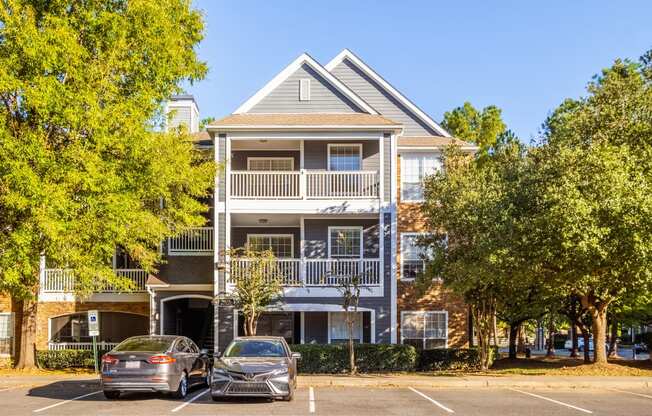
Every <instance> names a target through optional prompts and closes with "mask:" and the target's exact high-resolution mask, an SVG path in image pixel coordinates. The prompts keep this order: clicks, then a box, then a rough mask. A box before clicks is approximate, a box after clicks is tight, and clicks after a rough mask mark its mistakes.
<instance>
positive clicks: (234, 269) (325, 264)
mask: <svg viewBox="0 0 652 416" xmlns="http://www.w3.org/2000/svg"><path fill="white" fill-rule="evenodd" d="M251 262H252V260H251V259H247V258H235V259H232V260H231V273H230V279H229V283H230V284H234V282H235V281H236V279H238V278H241V277H243V276H245V275H246V273H247V271H248V270H249V267H250V266H249V265H250V264H251ZM275 262H276V272H277V273H278V274H280V275H281V276H282V277H283V280H282V285H283V286H286V287H292V286H294V287H338V286H339V285H340V284H341V283H342V281H343V279H348V278H350V277H351V276H359V277H360V280H361V281H360V286H366V287H373V286H381V284H382V279H381V273H380V259H333V258H327V259H307V258H304V259H277V260H275Z"/></svg>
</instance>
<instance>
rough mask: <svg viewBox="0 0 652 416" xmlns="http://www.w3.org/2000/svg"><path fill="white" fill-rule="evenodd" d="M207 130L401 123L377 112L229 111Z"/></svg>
mask: <svg viewBox="0 0 652 416" xmlns="http://www.w3.org/2000/svg"><path fill="white" fill-rule="evenodd" d="M207 128H208V129H209V130H212V131H215V130H237V129H260V128H267V129H273V128H284V129H288V128H290V129H301V128H320V129H354V128H366V129H371V128H374V129H384V130H392V129H400V128H401V125H400V124H398V123H396V122H394V121H392V120H390V119H388V118H386V117H383V116H381V115H378V114H366V113H340V114H335V113H299V114H296V113H273V114H269V113H267V114H266V113H245V114H231V115H229V116H226V117H224V118H222V119H220V120H217V121H214V122H212V123H210V124H209V125H208V126H207Z"/></svg>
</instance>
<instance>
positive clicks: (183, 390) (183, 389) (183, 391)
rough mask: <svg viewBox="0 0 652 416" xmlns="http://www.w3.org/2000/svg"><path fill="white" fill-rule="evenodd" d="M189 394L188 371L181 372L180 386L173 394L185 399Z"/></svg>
mask: <svg viewBox="0 0 652 416" xmlns="http://www.w3.org/2000/svg"><path fill="white" fill-rule="evenodd" d="M187 394H188V377H187V376H186V372H185V371H184V372H183V373H181V380H179V387H178V388H177V391H175V392H174V393H173V394H172V395H173V396H174V398H175V399H183V398H184V397H186V395H187Z"/></svg>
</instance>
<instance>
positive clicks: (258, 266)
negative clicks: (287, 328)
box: [228, 246, 283, 335]
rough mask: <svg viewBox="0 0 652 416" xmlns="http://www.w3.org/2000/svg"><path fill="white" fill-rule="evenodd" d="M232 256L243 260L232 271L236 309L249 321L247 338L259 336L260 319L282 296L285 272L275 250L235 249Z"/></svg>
mask: <svg viewBox="0 0 652 416" xmlns="http://www.w3.org/2000/svg"><path fill="white" fill-rule="evenodd" d="M228 256H229V257H233V258H234V259H239V260H240V261H239V262H238V267H237V268H236V269H232V270H231V275H230V282H231V283H232V284H233V292H232V296H233V300H234V303H235V306H236V307H237V308H238V309H239V310H241V311H242V314H243V315H244V319H245V327H244V330H245V335H256V329H257V326H258V318H259V317H260V315H261V314H262V313H263V312H264V311H265V310H266V309H267V307H268V306H269V305H270V304H271V303H273V302H274V301H275V300H277V299H278V298H279V297H280V296H281V289H282V282H283V273H282V271H281V270H280V269H279V268H278V261H277V259H276V257H275V256H274V253H273V252H272V250H264V251H256V250H253V249H252V248H251V247H249V246H246V247H244V248H238V249H232V250H229V251H228Z"/></svg>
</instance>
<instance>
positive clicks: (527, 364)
mask: <svg viewBox="0 0 652 416" xmlns="http://www.w3.org/2000/svg"><path fill="white" fill-rule="evenodd" d="M475 374H480V375H528V376H532V375H537V376H647V377H652V361H650V360H641V361H629V360H620V359H610V360H609V363H608V364H602V365H598V364H584V361H583V360H582V359H577V358H568V357H561V358H545V357H536V358H529V359H527V358H517V359H515V360H514V359H508V358H503V359H501V360H498V361H496V362H495V363H494V365H493V367H492V368H491V369H490V370H489V371H486V372H481V373H475Z"/></svg>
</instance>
